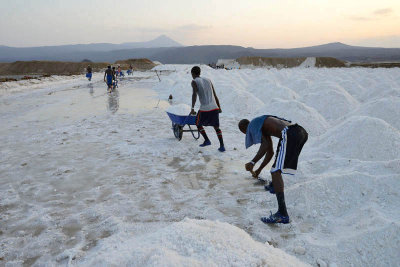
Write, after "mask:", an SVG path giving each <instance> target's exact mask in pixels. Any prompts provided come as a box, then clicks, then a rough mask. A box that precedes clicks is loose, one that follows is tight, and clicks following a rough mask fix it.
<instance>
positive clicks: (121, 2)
mask: <svg viewBox="0 0 400 267" xmlns="http://www.w3.org/2000/svg"><path fill="white" fill-rule="evenodd" d="M1 2H3V4H1ZM0 4H1V9H0V45H7V46H17V47H27V46H44V45H62V44H78V43H100V42H101V43H123V42H141V41H148V40H151V39H154V38H156V37H158V36H160V35H162V34H165V35H167V36H168V37H170V38H172V39H174V40H175V41H177V42H179V43H181V44H183V45H206V44H230V45H240V46H244V47H254V48H293V47H304V46H311V45H319V44H325V43H330V42H343V43H346V44H350V45H361V46H380V47H398V48H400V0H379V1H378V0H230V1H228V0H201V1H192V0H141V1H137V0H118V1H112V0H84V1H82V0H79V1H78V0H13V1H7V2H6V0H0Z"/></svg>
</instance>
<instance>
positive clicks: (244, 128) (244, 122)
mask: <svg viewBox="0 0 400 267" xmlns="http://www.w3.org/2000/svg"><path fill="white" fill-rule="evenodd" d="M249 123H250V122H249V120H246V119H243V120H241V121H239V125H238V126H239V130H240V131H241V132H242V133H244V134H245V133H246V132H247V126H249Z"/></svg>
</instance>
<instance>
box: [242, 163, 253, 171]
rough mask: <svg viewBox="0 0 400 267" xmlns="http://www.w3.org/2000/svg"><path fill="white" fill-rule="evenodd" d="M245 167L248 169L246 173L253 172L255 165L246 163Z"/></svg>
mask: <svg viewBox="0 0 400 267" xmlns="http://www.w3.org/2000/svg"><path fill="white" fill-rule="evenodd" d="M244 167H245V168H246V171H249V172H252V171H253V167H254V164H253V163H251V162H248V163H246V165H244Z"/></svg>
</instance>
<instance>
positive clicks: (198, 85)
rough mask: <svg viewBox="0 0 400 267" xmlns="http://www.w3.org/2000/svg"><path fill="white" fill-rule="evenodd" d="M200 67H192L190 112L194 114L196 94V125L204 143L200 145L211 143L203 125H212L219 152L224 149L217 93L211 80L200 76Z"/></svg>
mask: <svg viewBox="0 0 400 267" xmlns="http://www.w3.org/2000/svg"><path fill="white" fill-rule="evenodd" d="M200 72H201V70H200V67H198V66H195V67H193V68H192V70H191V73H192V77H193V80H192V88H193V94H192V110H191V112H190V113H191V114H196V112H195V111H194V105H195V104H196V100H197V95H198V96H199V100H200V109H199V111H198V113H197V119H196V125H197V128H198V129H199V131H200V133H201V135H202V136H203V138H204V143H203V144H201V145H200V146H201V147H205V146H209V145H211V141H210V139H208V136H207V134H206V130H204V128H203V126H213V127H214V129H215V131H216V133H217V136H218V140H219V145H220V147H219V148H218V150H219V151H220V152H224V151H225V146H224V140H223V138H222V131H221V129H220V128H219V113H221V106H220V104H219V100H218V97H217V94H216V93H215V89H214V86H213V84H212V82H211V81H210V80H209V79H207V78H203V77H200Z"/></svg>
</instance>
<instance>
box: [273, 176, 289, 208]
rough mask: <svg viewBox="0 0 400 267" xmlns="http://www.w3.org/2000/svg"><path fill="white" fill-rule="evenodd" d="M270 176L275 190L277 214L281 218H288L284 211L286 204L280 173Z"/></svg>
mask: <svg viewBox="0 0 400 267" xmlns="http://www.w3.org/2000/svg"><path fill="white" fill-rule="evenodd" d="M271 176H272V185H273V186H274V189H275V194H276V200H277V201H278V207H279V209H278V212H279V213H280V214H281V215H282V216H289V215H288V213H287V210H286V203H285V194H284V192H283V191H284V185H283V179H282V174H281V171H276V172H273V173H271Z"/></svg>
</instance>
